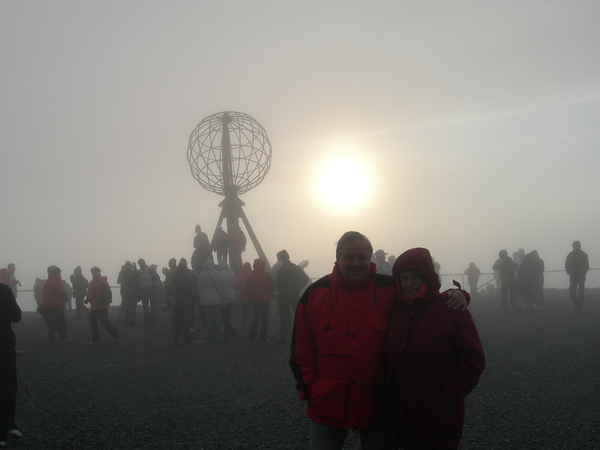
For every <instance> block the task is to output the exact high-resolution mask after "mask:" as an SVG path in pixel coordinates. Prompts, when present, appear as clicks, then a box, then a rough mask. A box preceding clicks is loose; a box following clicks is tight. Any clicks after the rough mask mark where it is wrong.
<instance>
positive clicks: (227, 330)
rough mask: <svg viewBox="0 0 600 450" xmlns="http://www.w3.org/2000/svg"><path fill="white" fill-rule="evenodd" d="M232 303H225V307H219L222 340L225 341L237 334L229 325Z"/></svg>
mask: <svg viewBox="0 0 600 450" xmlns="http://www.w3.org/2000/svg"><path fill="white" fill-rule="evenodd" d="M232 308H233V303H227V304H226V305H225V306H221V322H223V340H224V341H226V340H227V339H229V338H230V337H233V336H235V335H236V334H237V330H236V329H235V327H234V326H233V325H232V324H231V310H232Z"/></svg>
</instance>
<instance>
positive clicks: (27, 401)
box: [8, 289, 600, 450]
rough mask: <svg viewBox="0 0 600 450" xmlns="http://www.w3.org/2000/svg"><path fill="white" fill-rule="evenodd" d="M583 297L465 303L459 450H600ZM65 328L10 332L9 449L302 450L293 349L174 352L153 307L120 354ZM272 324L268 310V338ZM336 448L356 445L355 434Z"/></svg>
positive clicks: (27, 320)
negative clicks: (466, 353)
mask: <svg viewBox="0 0 600 450" xmlns="http://www.w3.org/2000/svg"><path fill="white" fill-rule="evenodd" d="M587 294H588V295H587V303H586V304H585V306H584V313H583V314H578V315H575V314H573V313H572V311H571V305H570V300H569V299H568V298H569V297H568V293H567V292H566V291H564V290H547V291H546V306H545V308H543V309H541V310H521V311H519V312H502V311H500V310H499V300H498V299H497V298H496V295H495V294H493V295H492V294H489V295H481V296H480V298H478V299H476V300H474V301H473V302H472V305H471V312H472V314H473V316H474V318H475V322H476V323H477V326H478V328H479V332H480V335H481V340H482V341H483V344H484V348H485V351H486V355H487V361H488V362H487V367H486V370H485V372H484V374H483V376H482V379H481V382H480V384H479V386H478V387H477V388H476V389H475V390H474V391H473V393H471V395H470V396H469V397H468V398H467V419H466V423H465V432H464V437H463V441H462V445H461V448H462V449H486V450H489V449H600V407H599V406H598V403H599V400H600V373H599V372H600V354H599V349H600V290H598V289H588V291H587ZM116 311H117V308H112V311H111V318H112V321H113V322H114V319H115V317H116ZM140 312H141V311H140V310H139V308H138V319H139V318H140ZM234 316H235V317H234V323H235V324H239V323H240V322H241V320H240V317H239V316H238V315H237V312H234ZM68 326H69V334H70V336H71V337H72V338H73V340H72V341H71V342H48V341H47V340H45V337H44V333H45V331H46V330H45V327H44V324H43V321H42V319H41V317H39V316H37V315H36V314H35V313H29V312H28V313H24V317H23V320H22V321H21V323H19V324H16V325H14V330H15V333H16V335H17V341H18V344H17V351H18V352H19V357H18V359H17V365H18V372H19V396H18V401H17V423H18V424H19V426H20V429H21V431H22V432H23V434H24V437H23V438H21V439H19V440H13V441H10V442H9V445H8V448H11V447H13V448H14V447H21V448H31V449H49V448H54V449H77V450H83V449H164V448H168V449H207V450H208V449H231V450H237V449H240V450H241V449H282V450H283V449H303V450H305V449H307V448H308V419H307V418H306V416H305V414H304V409H303V406H302V404H301V403H300V402H299V400H298V398H297V396H296V392H295V389H294V380H293V377H292V374H291V371H290V369H289V366H288V358H289V346H284V345H279V344H275V343H267V344H248V343H246V342H245V339H244V338H242V337H241V336H239V335H238V336H236V337H235V338H233V339H232V340H231V341H229V342H227V343H222V344H211V345H209V344H197V345H192V346H176V345H174V344H172V343H171V339H170V337H171V336H170V314H165V313H162V312H160V311H159V321H158V325H157V326H155V327H143V326H137V327H134V328H124V327H121V326H119V325H117V327H119V329H120V331H121V332H122V334H123V336H122V338H121V340H120V341H119V343H117V344H113V343H112V342H110V339H109V336H108V335H107V334H106V333H105V332H104V330H103V329H102V328H101V332H100V333H101V339H104V340H105V342H106V343H103V344H102V345H98V346H93V347H92V346H90V345H89V342H90V340H91V339H90V334H91V333H90V330H89V323H88V322H87V321H85V320H82V321H76V320H73V319H72V318H69V323H68ZM277 326H278V317H277V314H276V313H275V310H273V309H272V310H271V333H272V334H271V340H272V341H273V342H274V341H275V340H277V336H276V329H277ZM202 337H203V336H202V333H201V332H199V333H198V334H197V336H196V338H199V339H201V338H202ZM344 448H345V449H359V448H360V445H359V444H358V436H357V435H356V434H355V433H351V435H350V437H349V439H348V441H347V442H346V445H345V447H344Z"/></svg>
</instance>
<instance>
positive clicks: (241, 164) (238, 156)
mask: <svg viewBox="0 0 600 450" xmlns="http://www.w3.org/2000/svg"><path fill="white" fill-rule="evenodd" d="M271 153H272V147H271V142H270V141H269V137H268V136H267V132H266V131H265V129H264V128H263V127H262V125H261V124H260V123H258V122H257V121H256V120H255V119H254V118H253V117H252V116H250V115H248V114H244V113H240V112H231V111H225V112H220V113H217V114H213V115H211V116H208V117H206V118H205V119H204V120H202V121H201V122H200V123H199V124H198V126H197V127H196V128H195V129H194V131H192V134H191V136H190V142H189V146H188V152H187V159H188V162H189V164H190V168H191V170H192V176H193V177H194V178H195V179H196V180H197V181H198V183H200V186H202V187H203V188H204V189H206V190H207V191H210V192H214V193H215V194H219V195H223V196H227V195H230V194H237V195H242V194H243V193H244V192H247V191H249V190H250V189H252V188H254V187H256V186H258V185H259V184H260V183H261V182H262V181H263V180H264V178H265V176H266V175H267V172H269V169H270V168H271Z"/></svg>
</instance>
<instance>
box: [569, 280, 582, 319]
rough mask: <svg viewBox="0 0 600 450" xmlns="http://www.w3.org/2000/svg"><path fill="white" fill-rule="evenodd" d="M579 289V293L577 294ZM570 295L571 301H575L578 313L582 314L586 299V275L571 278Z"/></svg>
mask: <svg viewBox="0 0 600 450" xmlns="http://www.w3.org/2000/svg"><path fill="white" fill-rule="evenodd" d="M577 288H579V292H577ZM569 294H571V300H573V306H574V308H575V311H576V312H581V308H582V307H583V300H584V297H585V275H583V276H573V275H571V276H570V277H569Z"/></svg>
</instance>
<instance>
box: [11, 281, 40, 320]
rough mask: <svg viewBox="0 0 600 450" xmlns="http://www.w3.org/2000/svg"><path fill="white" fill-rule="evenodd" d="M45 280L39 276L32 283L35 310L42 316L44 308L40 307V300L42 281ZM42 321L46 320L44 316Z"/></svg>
mask: <svg viewBox="0 0 600 450" xmlns="http://www.w3.org/2000/svg"><path fill="white" fill-rule="evenodd" d="M45 282H46V280H42V279H41V278H36V279H35V283H34V285H33V299H34V300H35V303H36V305H37V308H36V311H37V313H38V314H39V315H41V316H42V317H43V316H44V315H43V312H44V310H43V308H42V301H43V291H44V283H45ZM13 295H14V294H13ZM44 322H46V318H45V317H44Z"/></svg>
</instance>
